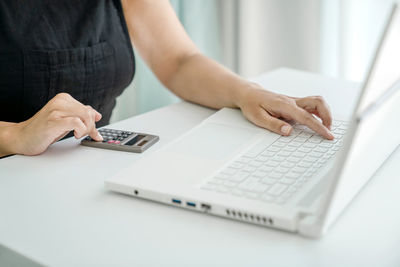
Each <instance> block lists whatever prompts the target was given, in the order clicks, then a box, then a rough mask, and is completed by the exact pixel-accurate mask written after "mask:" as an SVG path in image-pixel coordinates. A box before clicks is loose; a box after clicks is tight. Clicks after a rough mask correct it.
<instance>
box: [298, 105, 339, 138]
mask: <svg viewBox="0 0 400 267" xmlns="http://www.w3.org/2000/svg"><path fill="white" fill-rule="evenodd" d="M293 117H294V119H295V120H296V121H298V122H299V123H301V124H304V125H306V126H308V127H309V128H310V129H312V130H314V131H315V132H317V133H318V134H319V135H321V136H323V137H325V138H326V139H329V140H332V139H334V136H333V135H332V133H331V132H330V131H329V130H328V128H326V127H325V126H324V125H323V124H322V123H321V122H320V121H318V120H317V119H316V118H314V116H313V115H311V114H310V113H308V112H307V111H305V110H304V109H302V108H299V107H294V111H293Z"/></svg>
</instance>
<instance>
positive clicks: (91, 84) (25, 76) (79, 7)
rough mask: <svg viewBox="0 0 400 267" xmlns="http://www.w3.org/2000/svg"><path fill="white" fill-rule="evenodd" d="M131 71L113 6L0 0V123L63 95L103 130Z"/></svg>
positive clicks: (118, 10)
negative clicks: (96, 118)
mask: <svg viewBox="0 0 400 267" xmlns="http://www.w3.org/2000/svg"><path fill="white" fill-rule="evenodd" d="M134 72H135V65H134V55H133V50H132V46H131V43H130V39H129V34H128V30H127V27H126V24H125V19H124V16H123V11H122V6H121V2H120V0H28V1H24V0H0V121H8V122H21V121H24V120H26V119H28V118H30V117H32V116H33V115H34V114H35V113H36V112H37V111H39V110H40V109H41V108H42V107H43V106H44V105H45V104H46V103H47V102H48V101H49V100H50V99H51V98H53V97H54V96H55V95H56V94H57V93H60V92H66V93H69V94H70V95H72V96H73V97H74V98H75V99H77V100H78V101H80V102H81V103H83V104H85V105H91V106H92V107H93V108H95V109H96V110H98V111H99V112H100V113H101V114H102V115H103V118H102V119H101V121H100V122H99V123H97V126H103V125H105V124H108V122H109V120H110V116H111V112H112V109H113V108H114V106H115V98H116V97H117V96H118V95H120V94H121V93H122V91H123V90H124V89H125V88H126V87H127V86H128V85H129V83H130V82H131V80H132V79H133V76H134Z"/></svg>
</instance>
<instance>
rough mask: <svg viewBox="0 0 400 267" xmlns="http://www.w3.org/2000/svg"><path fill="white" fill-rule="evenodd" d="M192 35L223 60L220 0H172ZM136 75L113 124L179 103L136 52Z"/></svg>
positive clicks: (201, 46) (207, 52) (203, 48)
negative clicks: (219, 18) (219, 20)
mask: <svg viewBox="0 0 400 267" xmlns="http://www.w3.org/2000/svg"><path fill="white" fill-rule="evenodd" d="M171 4H172V6H173V7H174V9H175V12H176V14H177V16H178V18H179V19H180V21H181V23H182V24H183V26H184V27H185V29H186V31H187V32H188V34H189V36H190V37H191V38H192V40H193V41H194V42H195V43H196V45H197V46H198V47H199V49H200V50H201V51H202V52H203V53H204V54H205V55H207V56H209V57H211V58H214V59H216V60H218V61H220V60H221V48H220V38H219V32H220V31H219V26H218V25H219V23H218V12H219V9H218V1H216V0H190V1H189V0H171ZM135 57H136V74H135V78H134V81H133V82H132V84H131V85H130V86H129V87H128V88H127V89H126V90H125V91H124V93H123V94H122V95H121V96H120V97H118V99H117V106H116V108H115V109H114V111H113V115H112V117H111V122H115V121H119V120H122V119H125V118H128V117H131V116H134V115H137V114H140V113H143V112H147V111H150V110H152V109H155V108H159V107H162V106H166V105H169V104H172V103H175V102H177V101H179V99H178V98H177V97H176V96H174V95H173V94H172V93H171V92H169V91H168V89H166V88H165V87H164V86H163V85H162V84H161V83H160V82H159V81H158V80H157V78H156V77H155V76H154V74H153V73H152V72H151V71H150V69H149V68H148V67H147V66H146V64H145V63H144V61H143V60H142V59H141V58H140V57H139V55H138V53H135Z"/></svg>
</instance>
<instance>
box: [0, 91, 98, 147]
mask: <svg viewBox="0 0 400 267" xmlns="http://www.w3.org/2000/svg"><path fill="white" fill-rule="evenodd" d="M100 119H101V114H100V113H99V112H97V111H96V110H94V109H93V108H92V107H91V106H85V105H83V104H82V103H80V102H78V101H77V100H75V99H74V98H73V97H72V96H70V95H69V94H67V93H60V94H58V95H56V96H55V97H54V98H53V99H51V100H50V101H49V102H48V103H47V104H46V105H45V106H44V107H43V108H42V109H41V110H39V112H37V113H36V114H35V115H34V116H33V117H32V118H30V119H29V120H26V121H23V122H21V123H16V124H13V125H12V126H10V127H12V129H10V133H11V134H9V138H11V140H9V142H8V143H9V145H10V147H9V148H8V149H7V150H8V152H9V153H12V154H23V155H38V154H41V153H42V152H44V151H45V150H46V149H47V148H48V147H49V146H50V145H51V144H53V143H54V142H56V141H58V140H60V139H61V138H63V137H64V136H65V135H67V134H68V133H69V132H70V131H74V136H75V138H77V139H78V138H81V137H83V136H85V135H89V136H90V137H92V138H93V139H94V140H96V141H102V140H103V138H102V137H101V135H100V134H99V132H98V131H97V129H96V124H95V123H96V122H97V121H99V120H100Z"/></svg>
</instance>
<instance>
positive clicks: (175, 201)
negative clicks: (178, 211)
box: [172, 198, 182, 204]
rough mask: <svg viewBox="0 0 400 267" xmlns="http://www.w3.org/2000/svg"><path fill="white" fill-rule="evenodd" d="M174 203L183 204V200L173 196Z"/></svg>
mask: <svg viewBox="0 0 400 267" xmlns="http://www.w3.org/2000/svg"><path fill="white" fill-rule="evenodd" d="M172 203H174V204H181V203H182V201H180V200H179V199H175V198H173V199H172Z"/></svg>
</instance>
